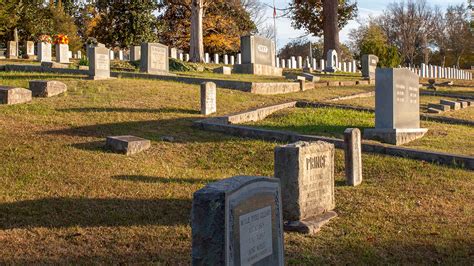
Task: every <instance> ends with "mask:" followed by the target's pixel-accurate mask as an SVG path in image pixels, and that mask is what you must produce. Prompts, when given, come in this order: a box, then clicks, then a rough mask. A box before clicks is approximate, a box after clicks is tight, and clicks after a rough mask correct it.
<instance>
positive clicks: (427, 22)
mask: <svg viewBox="0 0 474 266" xmlns="http://www.w3.org/2000/svg"><path fill="white" fill-rule="evenodd" d="M433 19H434V16H433V10H432V8H431V7H430V6H429V5H428V4H427V2H426V0H416V1H415V0H407V2H405V1H401V2H393V3H391V4H389V6H388V9H387V10H386V11H385V13H384V14H383V15H382V16H381V17H379V18H378V24H379V25H380V26H381V27H382V29H383V31H384V32H385V35H386V36H387V38H388V40H389V42H390V43H392V44H393V45H395V46H396V47H397V49H398V50H399V51H400V54H401V58H402V61H404V62H405V63H406V64H411V65H412V64H414V63H415V59H416V58H417V57H418V56H420V55H422V53H423V51H424V49H426V48H427V45H428V41H429V40H430V39H431V38H432V35H433V25H434V24H433Z"/></svg>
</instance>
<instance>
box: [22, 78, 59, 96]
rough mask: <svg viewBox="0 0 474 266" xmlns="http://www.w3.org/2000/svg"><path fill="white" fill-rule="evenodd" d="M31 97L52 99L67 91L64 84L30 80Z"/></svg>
mask: <svg viewBox="0 0 474 266" xmlns="http://www.w3.org/2000/svg"><path fill="white" fill-rule="evenodd" d="M29 89H30V90H31V92H32V94H33V97H52V96H56V95H59V94H61V93H64V92H66V91H67V86H66V84H64V83H62V82H59V81H53V80H32V81H30V88H29Z"/></svg>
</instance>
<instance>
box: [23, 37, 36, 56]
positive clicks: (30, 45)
mask: <svg viewBox="0 0 474 266" xmlns="http://www.w3.org/2000/svg"><path fill="white" fill-rule="evenodd" d="M25 47H26V54H27V55H28V56H34V55H35V43H34V42H32V41H26V42H25Z"/></svg>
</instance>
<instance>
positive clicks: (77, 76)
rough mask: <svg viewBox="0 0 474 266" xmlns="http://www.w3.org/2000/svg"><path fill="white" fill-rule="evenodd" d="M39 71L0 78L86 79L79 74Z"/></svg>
mask: <svg viewBox="0 0 474 266" xmlns="http://www.w3.org/2000/svg"><path fill="white" fill-rule="evenodd" d="M41 73H43V72H38V74H37V75H33V74H30V75H5V76H1V79H4V80H7V79H14V80H18V79H20V80H21V79H28V80H30V79H39V80H43V79H46V80H48V79H58V78H59V79H84V80H85V79H87V76H85V75H80V74H76V75H74V74H68V75H66V74H65V75H61V74H58V75H42V74H41Z"/></svg>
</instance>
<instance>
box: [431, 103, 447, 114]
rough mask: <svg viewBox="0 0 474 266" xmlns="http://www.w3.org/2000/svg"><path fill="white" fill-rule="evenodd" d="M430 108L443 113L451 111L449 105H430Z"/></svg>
mask: <svg viewBox="0 0 474 266" xmlns="http://www.w3.org/2000/svg"><path fill="white" fill-rule="evenodd" d="M428 108H431V109H437V110H440V111H443V112H446V111H449V110H451V107H450V106H449V105H445V104H437V103H429V104H428Z"/></svg>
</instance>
